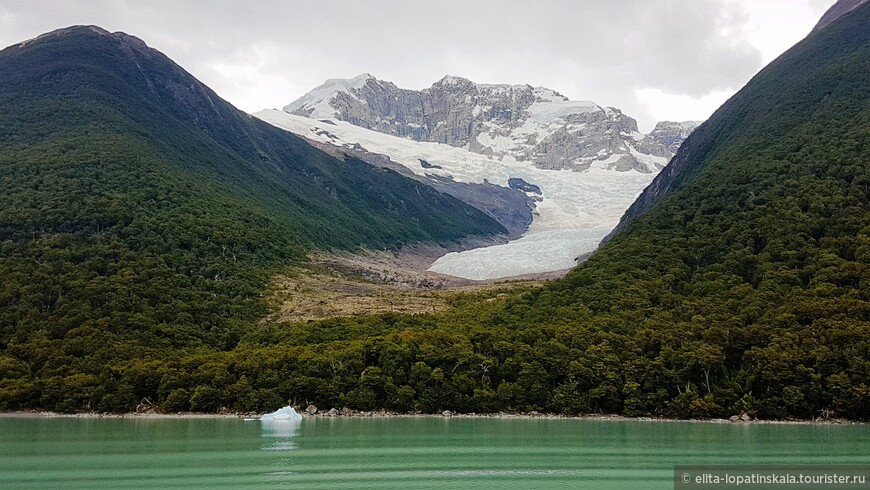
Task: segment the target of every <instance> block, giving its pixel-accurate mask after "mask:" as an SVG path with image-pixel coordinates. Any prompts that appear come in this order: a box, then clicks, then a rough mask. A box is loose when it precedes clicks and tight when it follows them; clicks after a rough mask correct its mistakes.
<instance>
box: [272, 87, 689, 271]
mask: <svg viewBox="0 0 870 490" xmlns="http://www.w3.org/2000/svg"><path fill="white" fill-rule="evenodd" d="M255 115H256V116H257V117H259V118H261V119H263V120H265V121H266V122H269V123H271V124H273V125H275V126H278V127H280V128H283V129H286V130H288V131H291V132H293V133H296V134H298V135H300V136H302V137H304V138H306V139H308V140H309V141H311V142H313V143H314V144H316V145H320V146H321V147H322V148H324V149H327V150H329V149H332V151H334V152H339V153H342V152H343V153H346V154H348V155H351V156H354V157H358V158H362V159H364V160H366V161H368V162H370V163H372V164H373V165H378V166H382V167H388V168H392V169H394V170H397V171H400V172H402V173H404V174H405V175H408V176H411V177H414V178H416V179H418V180H422V181H425V182H427V183H429V184H430V185H432V186H434V187H435V188H436V189H438V190H440V191H442V192H446V193H448V194H451V195H453V196H454V197H457V198H458V199H460V200H462V201H464V202H466V203H468V204H470V205H472V206H475V207H477V208H478V209H481V210H483V211H484V212H486V213H488V214H490V215H491V216H493V217H494V218H496V219H497V220H499V222H501V223H502V224H503V225H504V226H505V228H507V229H508V230H510V231H511V238H512V239H513V240H512V241H510V242H508V243H506V244H501V245H494V246H488V247H483V248H478V249H474V250H468V251H464V252H458V253H449V254H447V255H445V256H444V257H441V258H440V259H438V260H437V261H436V262H435V263H434V264H433V265H432V267H431V268H430V270H432V271H434V272H440V273H444V274H450V275H454V276H459V277H464V278H468V279H495V278H501V277H510V276H517V275H523V274H531V273H541V272H550V271H556V270H562V269H567V268H570V267H572V266H574V265H575V264H576V262H575V259H576V258H577V257H578V256H581V255H584V254H586V253H589V252H591V251H593V250H594V249H595V248H596V247H597V245H598V242H599V241H600V240H601V238H603V237H604V236H605V235H606V234H607V233H608V232H609V231H610V230H611V229H612V228H613V227H614V226H615V225H616V223H617V222H618V221H619V218H620V217H621V216H622V214H623V212H624V211H625V209H626V208H627V207H628V206H629V205H630V204H631V203H632V201H633V200H634V199H635V197H636V196H637V195H638V194H639V193H640V192H641V190H643V188H644V187H646V186H647V185H648V184H649V183H650V182H651V181H652V179H653V177H655V175H656V174H657V173H658V172H659V170H661V168H663V167H664V165H665V164H667V162H668V159H669V158H670V157H671V156H672V152H673V150H675V149H676V147H678V146H679V143H681V142H682V139H681V138H683V137H684V136H683V134H684V133H685V134H688V132H690V128H691V127H693V126H694V124H693V123H660V124H659V125H658V126H657V127H656V129H657V131H654V132H653V133H652V134H650V135H645V134H642V133H640V132H639V131H638V130H637V123H636V122H635V120H634V119H632V118H630V117H628V116H626V115H624V114H623V113H622V112H621V111H619V110H618V109H614V108H610V107H601V106H599V105H597V104H595V103H593V102H577V101H571V100H568V99H567V98H566V97H564V96H562V95H560V94H558V93H557V92H555V91H554V90H550V89H546V88H542V87H538V88H534V87H531V86H528V85H480V84H474V83H472V82H470V81H468V80H466V79H464V78H458V77H445V78H443V79H442V80H440V81H438V82H437V83H435V84H434V85H433V86H432V87H430V88H428V89H425V90H421V91H414V90H405V89H401V88H398V87H396V86H395V85H394V84H392V83H390V82H385V81H381V80H377V79H375V78H374V77H372V76H371V75H368V74H364V75H360V76H358V77H355V78H352V79H346V80H345V79H336V80H329V81H327V82H326V83H324V84H323V85H321V86H320V87H317V88H316V89H314V90H312V91H311V92H309V93H308V94H306V95H305V96H304V97H302V98H300V99H299V100H297V101H295V102H293V103H291V104H290V105H288V106H286V107H285V108H284V110H283V111H279V110H266V111H261V112H259V113H257V114H255Z"/></svg>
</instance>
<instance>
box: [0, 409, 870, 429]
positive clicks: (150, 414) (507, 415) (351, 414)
mask: <svg viewBox="0 0 870 490" xmlns="http://www.w3.org/2000/svg"><path fill="white" fill-rule="evenodd" d="M299 414H300V415H302V417H303V418H313V419H334V418H435V417H437V418H463V419H470V418H487V419H516V420H521V419H547V420H596V421H622V422H624V421H635V422H690V423H707V424H737V425H741V424H743V425H746V424H771V425H806V424H813V425H864V424H865V422H860V421H855V420H846V419H839V418H827V419H823V418H818V419H812V420H806V419H788V420H763V419H755V418H753V417H751V416H749V415H747V414H741V415H733V416H731V417H730V418H727V419H722V418H711V419H675V418H665V417H627V416H624V415H608V414H584V415H562V414H554V413H540V412H534V411H533V412H496V413H458V412H452V411H450V410H444V411H443V412H441V413H417V412H413V413H400V412H393V411H389V410H372V411H365V410H354V409H351V408H347V407H344V408H342V409H336V408H331V409H329V410H326V411H321V410H318V409H317V407H314V406H313V405H312V406H309V407H308V408H306V409H304V410H299ZM261 415H262V414H260V413H254V412H248V413H240V412H221V413H197V412H176V413H161V412H157V411H153V410H152V411H144V412H127V413H108V412H102V413H101V412H79V413H58V412H50V411H41V410H22V411H13V412H0V417H22V418H24V417H33V418H36V417H43V418H150V419H161V418H165V419H173V418H204V419H206V418H232V419H259V417H260V416H261Z"/></svg>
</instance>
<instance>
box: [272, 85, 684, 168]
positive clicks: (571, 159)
mask: <svg viewBox="0 0 870 490" xmlns="http://www.w3.org/2000/svg"><path fill="white" fill-rule="evenodd" d="M283 110H284V111H285V112H288V113H291V114H294V115H300V116H304V117H309V118H311V119H329V118H333V119H337V120H343V121H347V122H350V123H351V124H354V125H357V126H360V127H363V128H366V129H372V130H375V131H379V132H382V133H385V134H392V135H394V136H401V137H407V138H411V139H414V140H416V141H431V142H437V143H445V144H449V145H451V146H457V147H463V148H466V149H468V150H469V151H472V152H475V153H481V154H484V155H489V156H496V157H499V158H504V157H511V158H514V159H516V160H518V161H529V162H531V163H532V164H534V165H536V166H538V167H541V168H547V169H571V170H584V169H587V168H589V167H590V166H591V165H595V164H596V162H602V161H604V162H606V163H605V165H606V166H607V167H608V168H610V169H614V170H618V171H630V170H635V171H638V172H643V173H652V172H656V171H658V170H659V169H661V168H662V167H663V166H664V165H665V164H666V163H667V161H668V160H669V158H670V157H671V156H672V152H671V150H670V149H669V147H673V146H678V145H679V143H677V144H676V145H673V144H670V145H666V144H665V143H663V142H661V141H658V140H657V139H655V138H653V137H648V136H647V135H643V134H642V133H640V132H639V131H638V129H637V122H636V121H635V120H634V119H632V118H630V117H628V116H625V115H624V114H622V112H621V111H620V110H619V109H615V108H612V107H602V106H599V105H598V104H595V103H594V102H589V101H572V100H569V99H568V98H567V97H565V96H563V95H562V94H560V93H558V92H556V91H555V90H551V89H548V88H545V87H532V86H531V85H509V84H477V83H474V82H472V81H470V80H468V79H466V78H462V77H457V76H450V75H447V76H445V77H443V78H442V79H440V80H438V81H437V82H435V83H433V84H432V86H430V87H429V88H426V89H423V90H419V91H418V90H408V89H402V88H399V87H397V86H396V85H395V84H393V83H392V82H388V81H382V80H378V79H377V78H375V77H373V76H372V75H370V74H368V73H365V74H361V75H359V76H357V77H354V78H351V79H331V80H328V81H327V82H325V83H324V84H322V85H320V86H319V87H317V88H315V89H313V90H311V91H310V92H309V93H307V94H306V95H304V96H302V97H300V98H299V99H297V100H296V101H294V102H292V103H291V104H289V105H287V106H285V107H284V109H283ZM683 124H684V125H687V124H688V123H683ZM677 138H680V137H679V134H678V135H677ZM674 139H675V138H674V136H673V135H671V137H670V140H671V142H673V140H674ZM680 141H681V139H680Z"/></svg>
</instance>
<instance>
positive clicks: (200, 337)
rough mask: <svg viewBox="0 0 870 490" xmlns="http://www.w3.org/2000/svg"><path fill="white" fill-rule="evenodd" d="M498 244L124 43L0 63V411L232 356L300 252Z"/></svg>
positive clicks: (91, 39) (474, 221) (400, 184)
mask: <svg viewBox="0 0 870 490" xmlns="http://www.w3.org/2000/svg"><path fill="white" fill-rule="evenodd" d="M504 232H505V230H504V229H503V228H502V227H501V226H500V225H499V224H498V223H496V222H495V221H493V220H491V219H490V218H489V217H487V216H485V215H484V214H483V213H481V212H479V211H477V210H476V209H474V208H471V207H469V206H466V205H465V204H463V203H461V202H459V201H457V200H456V199H454V198H452V197H450V196H447V195H444V194H440V193H438V192H436V191H434V190H433V189H431V188H430V187H428V186H425V185H423V184H420V183H417V182H415V181H412V180H409V179H406V178H404V177H402V176H400V175H398V174H397V173H395V172H392V171H389V170H383V169H379V168H375V167H372V166H370V165H368V164H366V163H364V162H361V161H358V160H354V159H352V158H348V159H345V160H344V161H339V160H336V159H334V158H332V157H330V156H328V155H326V154H324V153H322V152H320V151H319V150H316V149H314V148H312V147H311V146H309V145H308V144H306V143H305V142H303V141H301V140H300V139H298V138H296V137H294V136H292V135H291V134H290V133H287V132H285V131H281V130H279V129H276V128H274V127H272V126H270V125H268V124H266V123H264V122H262V121H259V120H257V119H255V118H253V117H251V116H248V115H247V114H244V113H242V112H240V111H238V110H236V109H235V108H233V107H232V106H230V105H229V104H228V103H226V102H224V101H223V100H221V99H219V98H218V97H217V96H216V95H215V94H214V93H213V92H212V91H211V90H209V89H208V88H207V87H205V86H204V85H202V84H201V83H200V82H198V81H197V80H195V79H194V78H193V77H192V76H190V75H189V74H187V73H186V72H184V71H183V70H182V69H181V68H179V67H178V66H177V65H175V64H174V63H172V62H171V61H170V60H169V59H168V58H166V57H165V56H163V55H162V54H160V53H159V52H157V51H155V50H152V49H150V48H148V47H147V46H145V44H144V43H142V41H140V40H138V39H136V38H133V37H131V36H126V35H123V34H109V33H108V32H106V31H103V30H101V29H98V28H91V27H76V28H70V29H65V30H61V31H56V32H54V33H50V34H47V35H44V36H41V37H40V38H38V39H35V40H31V41H28V42H26V43H22V44H20V45H16V46H12V47H9V48H7V49H5V50H3V51H2V52H0V278H2V282H0V346H2V350H3V352H4V354H3V355H2V357H0V377H2V378H3V381H2V382H0V391H2V393H3V395H2V397H3V398H4V399H6V397H7V396H11V397H12V398H13V399H15V400H16V401H15V402H13V403H7V402H3V403H2V404H0V405H2V406H3V407H13V406H52V405H53V404H54V402H50V401H48V398H44V396H43V395H42V394H39V395H37V394H34V393H47V392H43V391H42V388H35V387H36V385H35V384H33V383H32V381H33V380H34V379H35V380H40V381H39V383H42V382H46V383H49V384H56V385H57V386H64V385H65V383H66V382H65V381H63V379H64V378H66V377H72V378H71V379H90V376H91V374H90V373H93V372H98V371H100V370H102V369H103V367H107V368H110V367H109V366H110V365H111V363H112V362H114V361H115V360H117V359H143V358H148V357H160V356H162V355H163V353H164V352H167V351H172V350H175V349H180V348H184V349H187V348H209V349H216V350H226V349H231V348H233V347H234V346H235V345H236V344H237V342H238V341H239V339H240V337H241V335H242V334H243V333H244V332H246V331H247V330H248V329H250V327H251V325H253V324H254V323H255V322H256V321H257V320H258V319H260V318H262V317H263V315H264V314H265V313H266V312H267V310H266V306H265V304H264V302H263V300H262V295H263V292H264V290H265V289H266V287H267V285H268V281H269V280H270V278H271V277H272V275H273V274H274V273H275V272H277V271H279V270H281V268H282V267H284V266H286V265H287V264H288V263H290V262H294V261H298V260H299V259H300V258H301V257H302V254H303V252H304V251H305V250H309V249H311V248H312V247H316V248H321V249H329V248H334V247H338V248H345V249H353V248H355V247H359V246H364V247H369V248H374V249H382V248H395V247H398V246H400V245H402V244H404V243H409V242H418V241H425V242H436V243H448V242H452V241H455V240H459V239H463V238H464V237H467V236H469V235H472V234H473V235H482V236H487V235H494V234H498V233H504ZM44 342H47V345H50V346H51V347H50V348H49V350H50V351H51V352H50V354H49V355H48V357H47V358H43V357H42V354H37V353H35V352H33V351H32V350H31V349H32V348H33V347H35V346H37V345H41V344H43V343H44ZM21 369H25V372H26V374H24V373H23V372H22V371H21ZM58 383H59V384H58ZM88 383H91V384H94V382H93V380H91V381H88ZM34 389H35V390H36V391H34ZM22 390H23V391H22ZM110 391H111V390H110ZM25 392H26V394H22V393H25ZM85 407H86V405H77V406H76V407H75V408H77V409H83V408H85Z"/></svg>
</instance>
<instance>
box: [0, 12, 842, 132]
mask: <svg viewBox="0 0 870 490" xmlns="http://www.w3.org/2000/svg"><path fill="white" fill-rule="evenodd" d="M833 3H834V0H565V1H558V0H554V1H547V0H526V1H513V0H492V1H475V0H455V1H454V0H426V1H415V0H390V1H387V0H311V1H308V0H304V1H303V0H298V1H297V0H264V1H256V2H242V1H228V0H209V1H193V0H191V1H184V0H173V1H164V0H147V1H141V0H116V1H112V0H88V1H78V2H71V1H48V0H0V44H2V45H3V46H7V45H10V44H13V43H16V42H20V41H22V40H25V39H29V38H32V37H35V36H37V35H39V34H41V33H43V32H47V31H50V30H53V29H57V28H60V27H66V26H69V25H73V24H96V25H99V26H101V27H103V28H105V29H108V30H110V31H124V32H127V33H129V34H133V35H135V36H138V37H140V38H142V39H143V40H144V41H145V42H146V43H148V44H149V45H150V46H152V47H155V48H157V49H159V50H161V51H163V52H164V53H165V54H166V55H168V56H169V57H170V58H172V59H174V60H175V61H176V62H178V63H179V64H180V65H182V66H183V67H184V68H186V69H187V70H188V71H190V72H191V73H193V74H194V75H195V76H196V77H197V78H199V79H200V80H202V81H203V82H205V83H206V84H207V85H209V86H210V87H212V88H213V89H214V90H215V91H216V92H217V93H218V94H219V95H221V96H222V97H224V98H225V99H227V100H229V101H230V102H232V103H233V104H235V105H236V106H237V107H239V108H240V109H242V110H245V111H249V112H254V111H257V110H260V109H264V108H273V107H282V106H284V105H286V104H288V103H289V102H291V101H293V100H294V99H296V98H297V97H299V96H301V95H303V94H304V93H305V92H307V91H308V90H310V89H312V88H314V87H315V86H317V85H319V84H321V83H322V82H323V81H324V80H325V79H327V78H350V77H353V76H355V75H358V74H360V73H363V72H368V73H371V74H372V75H374V76H375V77H377V78H380V79H383V80H389V81H392V82H394V83H396V84H397V85H398V86H400V87H403V88H412V89H421V88H424V87H428V86H429V85H431V84H432V83H433V82H434V81H436V80H438V79H440V78H441V77H443V76H444V75H446V74H450V75H458V76H463V77H466V78H469V79H471V80H473V81H475V82H479V83H528V84H531V85H535V86H538V85H542V86H545V87H549V88H552V89H555V90H557V91H559V92H561V93H562V94H564V95H566V96H568V97H570V98H572V99H579V100H592V101H595V102H597V103H599V104H601V105H609V106H614V107H618V108H620V109H622V110H623V112H625V113H626V114H628V115H630V116H632V117H634V118H636V119H638V121H639V123H640V127H641V130H643V131H648V130H649V129H651V128H652V125H653V124H655V122H656V121H658V120H663V119H670V120H689V119H704V118H706V117H707V116H709V115H710V113H712V111H713V110H715V109H716V108H717V107H718V106H719V105H720V104H721V103H722V102H724V101H725V99H726V98H727V97H729V96H730V95H731V94H733V93H734V92H735V91H736V90H738V89H739V88H740V87H741V86H742V85H743V84H745V83H746V82H747V81H748V80H749V78H751V77H752V75H754V74H755V73H756V72H757V71H758V70H759V69H760V68H761V67H762V66H764V64H766V63H768V62H769V61H771V60H772V59H774V58H775V57H776V56H778V55H779V54H780V53H782V52H783V51H784V50H786V49H787V48H788V47H790V46H791V45H792V44H794V43H795V42H797V41H799V40H800V39H801V38H803V37H804V36H805V35H806V34H807V33H808V32H809V31H810V29H812V27H813V25H814V24H815V23H816V21H817V20H818V19H819V18H820V17H821V15H822V14H823V13H824V11H825V10H826V9H827V8H828V7H829V6H830V5H831V4H833Z"/></svg>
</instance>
